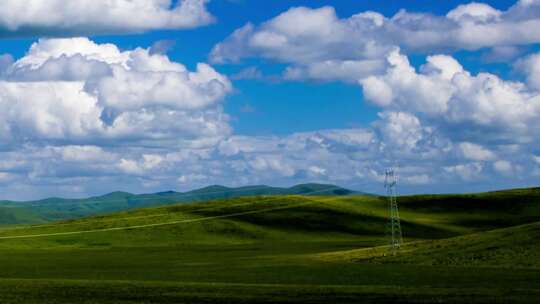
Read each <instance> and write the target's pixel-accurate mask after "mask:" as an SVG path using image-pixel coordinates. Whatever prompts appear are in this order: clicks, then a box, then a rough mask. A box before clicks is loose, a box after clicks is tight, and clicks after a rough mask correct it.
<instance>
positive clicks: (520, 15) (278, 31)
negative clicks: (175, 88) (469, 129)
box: [210, 1, 540, 82]
mask: <svg viewBox="0 0 540 304" xmlns="http://www.w3.org/2000/svg"><path fill="white" fill-rule="evenodd" d="M539 26H540V3H539V2H538V1H519V2H517V3H516V4H515V5H514V6H512V7H510V8H509V9H508V10H506V11H500V10H497V9H495V8H493V7H491V6H490V5H488V4H483V3H475V2H473V3H470V4H465V5H459V6H458V7H456V8H454V9H453V10H451V11H449V12H448V13H447V14H446V15H445V16H436V15H432V14H427V13H412V12H407V11H405V10H401V11H399V12H398V13H397V14H395V15H394V16H391V17H386V16H384V15H382V14H380V13H378V12H373V11H366V12H360V13H358V14H355V15H353V16H350V17H348V18H339V17H338V16H337V15H336V12H335V9H334V8H333V7H330V6H326V7H322V8H316V9H312V8H307V7H295V8H291V9H289V10H288V11H286V12H284V13H282V14H280V15H278V16H277V17H275V18H272V19H270V20H268V21H266V22H263V23H262V24H260V25H254V24H251V23H248V24H246V25H245V26H243V27H241V28H239V29H237V30H236V31H235V32H234V33H232V34H231V35H230V36H229V37H228V38H226V39H225V40H224V41H222V42H221V43H219V44H217V45H216V46H215V47H214V49H213V50H212V52H211V54H210V58H211V60H212V61H213V62H216V63H227V62H238V61H240V60H242V59H243V58H249V57H261V58H265V59H270V60H274V61H277V62H282V63H286V64H289V67H288V68H287V69H286V71H285V73H284V77H285V78H286V79H294V80H300V79H312V80H324V81H333V80H339V81H346V82H355V81H357V80H358V79H360V78H365V77H368V76H370V75H373V74H376V73H377V72H380V71H381V70H384V69H385V64H386V60H385V57H386V55H387V54H388V53H389V52H391V51H392V50H393V49H394V48H395V47H399V48H401V49H402V50H403V52H405V53H406V54H409V53H421V54H432V53H436V52H441V51H455V50H463V49H464V50H479V49H483V48H488V49H492V50H491V52H489V53H487V54H486V55H485V57H486V59H488V60H492V61H496V60H502V58H504V59H508V58H513V57H514V56H515V55H516V54H518V53H519V46H522V45H527V44H531V43H538V42H540V34H539V33H538V32H536V31H532V30H531V29H533V28H537V27H539Z"/></svg>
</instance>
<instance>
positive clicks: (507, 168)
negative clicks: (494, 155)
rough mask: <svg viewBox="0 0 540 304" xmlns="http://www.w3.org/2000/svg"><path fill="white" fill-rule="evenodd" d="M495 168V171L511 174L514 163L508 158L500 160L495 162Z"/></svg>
mask: <svg viewBox="0 0 540 304" xmlns="http://www.w3.org/2000/svg"><path fill="white" fill-rule="evenodd" d="M493 168H494V169H495V171H497V172H499V173H501V174H505V175H508V174H511V173H512V172H513V167H512V163H510V162H509V161H507V160H498V161H496V162H494V163H493Z"/></svg>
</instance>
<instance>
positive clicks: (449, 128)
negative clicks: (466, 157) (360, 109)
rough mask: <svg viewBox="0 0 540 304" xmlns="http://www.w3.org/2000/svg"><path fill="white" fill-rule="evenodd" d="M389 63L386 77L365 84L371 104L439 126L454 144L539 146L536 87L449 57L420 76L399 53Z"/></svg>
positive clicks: (431, 59)
mask: <svg viewBox="0 0 540 304" xmlns="http://www.w3.org/2000/svg"><path fill="white" fill-rule="evenodd" d="M534 58H535V57H531V59H529V60H533V59H534ZM387 61H388V68H387V70H386V72H385V73H384V74H383V75H378V76H370V77H367V78H365V79H361V80H359V83H360V85H361V86H362V88H363V91H364V96H365V98H366V100H368V101H371V102H372V103H374V104H376V105H378V106H380V107H383V108H385V109H392V110H399V111H411V112H413V113H415V114H416V115H417V116H420V117H421V119H425V120H428V121H435V122H436V127H437V129H438V130H439V131H440V132H446V133H447V135H448V136H450V137H451V138H453V139H454V140H460V141H461V140H465V141H466V140H469V141H472V142H485V143H493V142H509V143H526V142H533V141H535V140H536V139H535V134H536V132H537V131H538V130H539V129H540V125H539V123H538V122H539V121H540V93H539V92H538V91H537V89H536V88H535V87H534V86H528V85H526V84H524V83H521V82H513V81H506V80H503V79H501V78H499V77H498V76H496V75H494V74H490V73H479V74H477V75H472V74H471V73H470V72H468V71H466V70H464V69H463V67H462V66H461V65H460V64H459V63H458V62H457V61H456V60H455V59H454V58H452V57H450V56H447V55H435V56H428V57H427V62H426V64H425V65H423V66H422V67H421V68H420V69H419V70H418V71H417V70H416V69H415V68H414V67H413V66H411V64H410V63H409V61H408V59H407V57H406V56H405V55H403V54H401V53H400V52H399V51H397V50H395V51H393V52H391V53H390V54H389V55H388V57H387ZM530 82H533V83H534V80H530ZM458 128H459V129H458Z"/></svg>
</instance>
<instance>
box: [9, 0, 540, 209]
mask: <svg viewBox="0 0 540 304" xmlns="http://www.w3.org/2000/svg"><path fill="white" fill-rule="evenodd" d="M166 2H167V1H154V0H138V1H134V2H133V3H135V4H137V5H139V6H136V5H133V3H131V4H130V3H129V2H128V1H124V0H116V1H113V2H110V3H109V4H107V2H105V1H103V2H102V1H94V2H91V5H92V9H90V10H88V11H84V10H82V9H81V10H79V7H78V6H77V5H74V6H73V7H69V8H66V7H64V6H63V5H62V3H61V1H56V0H53V1H51V2H49V3H47V4H36V3H30V2H29V3H28V5H34V6H36V7H33V8H32V10H31V11H32V12H34V14H35V15H34V16H27V15H24V14H20V15H19V14H18V13H16V10H11V11H10V10H9V9H10V6H12V5H16V3H17V2H16V1H14V2H9V3H7V4H6V5H5V7H4V8H2V9H0V35H1V36H2V37H3V39H0V54H4V55H2V57H1V60H0V62H2V64H1V65H0V66H1V69H2V71H1V78H2V79H0V108H1V110H2V113H4V114H3V116H1V115H0V119H2V120H3V122H4V124H3V125H0V131H1V132H0V138H1V139H2V142H3V145H2V146H1V149H0V150H1V151H0V153H2V154H3V155H2V156H3V157H2V158H3V159H4V161H3V162H0V190H3V193H8V194H7V195H6V198H11V199H33V198H41V197H45V196H53V195H54V196H72V197H80V196H87V195H94V194H100V193H104V192H108V191H114V190H125V191H132V192H153V191H162V190H170V189H172V190H187V189H192V188H196V187H201V186H205V185H208V184H226V185H229V186H240V185H247V184H261V183H265V184H271V185H282V186H283V185H292V184H295V183H301V182H312V181H313V182H326V183H337V184H340V185H344V186H349V187H354V188H357V189H359V190H365V191H372V192H380V191H381V190H382V188H381V172H383V171H384V168H385V167H386V166H389V165H392V164H397V165H398V166H399V167H400V168H401V169H400V172H401V174H400V175H401V177H402V179H401V181H400V186H401V191H402V192H404V193H417V192H471V191H482V190H490V189H499V188H508V187H518V186H530V185H535V184H537V183H538V182H540V142H539V140H538V139H537V136H536V133H535V132H536V131H539V130H540V105H539V103H540V101H538V100H540V97H537V96H539V93H538V92H539V91H540V76H537V75H538V74H539V73H540V55H538V56H537V53H538V51H539V48H538V43H539V42H540V36H539V35H538V34H536V33H535V32H534V31H533V28H534V26H535V25H536V24H540V1H535V0H522V1H519V2H516V1H484V2H481V3H480V2H478V3H471V2H468V1H330V0H326V1H322V0H320V1H319V0H310V1H307V0H305V1H300V0H298V1H292V0H291V1H286V0H278V1H253V0H211V1H202V0H186V1H169V5H165V6H163V4H164V3H166ZM89 3H90V2H89ZM111 3H113V4H114V6H111V5H113V4H111ZM142 6H146V9H141V7H142ZM81 7H82V6H81ZM1 10H5V12H4V13H2V12H1ZM112 12H115V13H112ZM94 14H95V15H94ZM73 20H77V21H73ZM96 20H99V21H96ZM537 22H538V23H537ZM235 33H237V34H235ZM160 45H161V46H164V47H161V48H160V47H158V46H160ZM156 50H157V51H156ZM199 63H206V65H203V66H201V65H199Z"/></svg>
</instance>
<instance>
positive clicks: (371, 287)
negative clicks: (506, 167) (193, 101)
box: [0, 189, 540, 303]
mask: <svg viewBox="0 0 540 304" xmlns="http://www.w3.org/2000/svg"><path fill="white" fill-rule="evenodd" d="M400 202H401V215H402V218H403V230H404V235H405V241H406V244H405V245H404V247H403V250H402V252H401V253H400V254H399V255H398V256H396V257H394V256H389V255H388V254H387V251H386V248H385V247H384V245H385V244H386V239H385V237H384V235H385V229H386V213H387V209H386V203H385V201H384V199H383V198H379V197H368V196H343V197H322V196H321V197H317V196H311V197H306V196H278V197H275V196H262V197H244V198H234V199H226V200H218V201H210V202H205V203H196V204H187V205H186V204H183V205H182V204H181V205H173V206H165V207H157V208H146V209H137V210H131V211H126V212H119V213H113V214H108V215H103V216H95V217H88V218H83V219H77V220H70V221H64V222H55V223H52V224H44V225H33V226H20V225H19V226H7V227H4V228H1V229H0V265H1V267H0V302H1V303H74V302H81V303H380V302H388V301H392V302H394V303H430V302H438V303H508V302H519V303H536V302H537V299H538V297H539V296H540V280H539V278H540V267H539V266H540V265H539V263H538V260H539V259H538V254H537V253H536V250H537V249H538V246H537V245H536V244H535V242H534V240H535V239H538V234H540V232H539V231H540V223H538V221H539V220H540V191H539V190H538V189H525V190H513V191H506V192H500V193H487V194H478V195H460V196H415V197H403V198H401V199H400Z"/></svg>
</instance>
